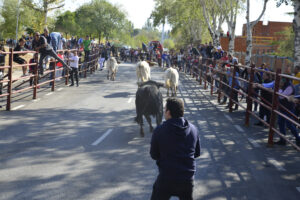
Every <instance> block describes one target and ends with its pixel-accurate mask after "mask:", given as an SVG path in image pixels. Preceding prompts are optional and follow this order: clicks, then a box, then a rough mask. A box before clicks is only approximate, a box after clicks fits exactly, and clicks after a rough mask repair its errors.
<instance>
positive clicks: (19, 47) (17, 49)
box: [13, 38, 27, 76]
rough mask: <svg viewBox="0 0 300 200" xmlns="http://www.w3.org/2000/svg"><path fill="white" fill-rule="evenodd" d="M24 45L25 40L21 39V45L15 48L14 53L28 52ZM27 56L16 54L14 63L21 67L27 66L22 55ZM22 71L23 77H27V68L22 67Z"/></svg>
mask: <svg viewBox="0 0 300 200" xmlns="http://www.w3.org/2000/svg"><path fill="white" fill-rule="evenodd" d="M24 45H25V40H24V39H23V38H21V39H19V43H18V44H17V46H16V47H15V48H14V51H26V49H25V47H24ZM25 54H26V53H25ZM25 54H14V57H13V61H14V62H16V63H18V64H20V65H24V64H27V61H26V60H24V59H23V58H21V57H20V55H25ZM22 71H23V76H26V71H27V66H22Z"/></svg>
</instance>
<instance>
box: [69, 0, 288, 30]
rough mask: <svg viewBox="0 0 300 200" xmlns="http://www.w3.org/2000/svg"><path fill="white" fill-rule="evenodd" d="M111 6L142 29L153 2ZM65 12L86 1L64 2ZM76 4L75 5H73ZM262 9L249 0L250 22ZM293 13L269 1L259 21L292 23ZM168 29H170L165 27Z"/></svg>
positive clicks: (118, 0)
mask: <svg viewBox="0 0 300 200" xmlns="http://www.w3.org/2000/svg"><path fill="white" fill-rule="evenodd" d="M108 1H109V2H111V3H113V4H117V5H118V6H120V7H121V9H122V10H124V11H125V12H126V13H127V17H128V19H129V20H130V21H131V22H133V24H134V27H135V28H142V27H143V25H144V24H145V22H146V20H147V19H148V18H149V17H150V14H151V12H152V10H153V9H154V6H155V3H154V0H108ZM65 2H66V5H65V10H72V11H74V10H75V9H76V8H78V7H79V6H80V5H82V4H83V3H85V2H88V1H87V0H66V1H65ZM74 2H76V3H74ZM262 7H263V0H250V20H256V18H257V17H258V16H259V15H260V12H261V10H262ZM289 12H293V7H292V6H286V5H281V6H280V7H279V8H277V7H276V2H275V0H269V2H268V4H267V10H266V13H265V14H264V16H263V17H262V19H261V20H263V21H265V22H267V21H281V22H292V21H293V17H292V16H289V15H287V14H286V13H289ZM245 17H246V10H244V11H243V13H242V14H239V16H238V17H237V27H236V35H241V34H242V27H243V24H244V23H246V18H245ZM222 28H223V30H224V32H225V33H226V32H227V25H226V24H225V23H224V25H223V26H222ZM167 29H170V27H167Z"/></svg>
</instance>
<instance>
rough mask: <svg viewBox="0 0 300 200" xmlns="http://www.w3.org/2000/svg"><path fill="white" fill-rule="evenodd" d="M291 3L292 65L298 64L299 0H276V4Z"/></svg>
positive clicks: (299, 64)
mask: <svg viewBox="0 0 300 200" xmlns="http://www.w3.org/2000/svg"><path fill="white" fill-rule="evenodd" d="M283 3H284V4H286V5H289V4H292V5H293V6H294V20H293V30H294V34H295V36H294V67H295V66H300V1H299V0H277V6H278V7H279V6H280V5H281V4H283Z"/></svg>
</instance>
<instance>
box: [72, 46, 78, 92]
mask: <svg viewBox="0 0 300 200" xmlns="http://www.w3.org/2000/svg"><path fill="white" fill-rule="evenodd" d="M78 62H79V57H78V55H77V51H74V53H71V55H70V67H71V68H72V71H71V82H72V83H71V85H70V86H74V74H75V79H76V85H77V87H78V86H79V83H78Z"/></svg>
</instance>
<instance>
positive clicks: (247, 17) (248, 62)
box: [245, 0, 269, 65]
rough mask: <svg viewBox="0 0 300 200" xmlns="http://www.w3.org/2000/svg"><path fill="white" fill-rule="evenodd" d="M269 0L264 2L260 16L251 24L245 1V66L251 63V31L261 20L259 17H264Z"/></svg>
mask: <svg viewBox="0 0 300 200" xmlns="http://www.w3.org/2000/svg"><path fill="white" fill-rule="evenodd" d="M268 1H269V0H264V6H263V10H262V12H261V14H260V16H259V17H258V18H257V19H256V20H255V21H254V22H252V23H250V0H247V15H246V19H247V42H246V45H247V50H246V58H245V64H246V65H250V62H251V56H252V29H253V27H254V26H255V24H257V22H258V21H259V20H260V19H261V17H262V16H263V15H264V13H265V11H266V6H267V3H268Z"/></svg>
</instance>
